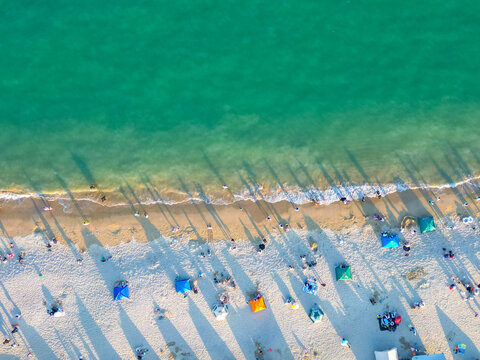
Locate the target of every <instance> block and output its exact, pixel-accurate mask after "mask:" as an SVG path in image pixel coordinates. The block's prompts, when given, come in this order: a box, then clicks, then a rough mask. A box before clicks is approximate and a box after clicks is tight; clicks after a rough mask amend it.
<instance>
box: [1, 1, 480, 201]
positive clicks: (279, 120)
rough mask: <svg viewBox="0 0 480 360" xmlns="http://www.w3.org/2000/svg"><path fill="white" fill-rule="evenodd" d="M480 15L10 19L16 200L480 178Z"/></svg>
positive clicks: (143, 8) (377, 12) (81, 10)
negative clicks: (27, 194)
mask: <svg viewBox="0 0 480 360" xmlns="http://www.w3.org/2000/svg"><path fill="white" fill-rule="evenodd" d="M478 14H480V2H478V1H424V2H421V3H418V2H413V1H388V2H382V1H373V0H366V1H306V0H297V1H277V2H270V3H269V2H265V1H247V2H235V1H223V2H215V1H199V2H191V1H176V2H170V1H169V2H167V1H138V2H131V1H124V0H119V1H115V2H114V1H105V2H98V1H90V0H87V1H84V2H81V3H80V2H77V3H76V2H67V1H60V2H53V1H44V2H33V1H25V0H20V1H11V2H3V3H2V11H1V13H0V36H1V39H2V40H1V41H0V54H1V56H0V124H1V131H0V146H1V152H0V154H1V155H0V169H1V172H0V188H1V189H11V188H16V189H19V188H20V189H26V190H28V191H31V190H36V191H39V190H41V191H53V190H56V189H62V188H65V187H68V188H70V189H80V188H86V187H88V185H90V184H91V183H96V184H98V186H100V187H103V188H116V187H118V186H120V185H122V184H125V183H128V184H130V185H131V186H132V187H133V188H138V189H141V188H142V186H143V183H144V182H145V181H147V180H148V181H151V182H152V183H154V184H155V185H156V187H157V188H158V189H160V190H166V189H177V190H181V191H182V188H183V186H185V187H186V188H188V189H189V190H190V189H193V186H194V184H199V185H200V186H201V187H202V189H203V190H204V191H207V192H211V191H213V189H218V188H219V187H220V185H221V184H222V183H223V182H225V183H227V184H228V185H229V186H230V189H231V190H232V191H235V192H238V191H240V190H241V189H242V188H243V187H244V185H245V183H248V182H258V183H262V184H265V185H266V186H274V185H276V184H277V183H281V184H285V185H287V186H292V187H293V186H300V187H302V186H303V187H305V186H311V185H314V186H318V187H320V188H326V187H328V186H329V185H331V184H333V183H335V184H338V183H349V184H356V185H361V184H364V183H378V182H381V183H384V184H386V183H396V182H402V181H403V182H408V183H414V184H415V183H417V184H423V183H435V184H441V183H447V182H453V181H458V180H461V179H464V178H465V177H469V176H474V175H478V174H479V173H480V141H479V136H478V127H479V125H480V66H479V64H480V46H479V42H478V39H480V16H479V15H478ZM182 183H183V184H184V185H182Z"/></svg>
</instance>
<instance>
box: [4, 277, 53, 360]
mask: <svg viewBox="0 0 480 360" xmlns="http://www.w3.org/2000/svg"><path fill="white" fill-rule="evenodd" d="M0 286H1V288H2V290H3V292H4V294H5V297H6V298H7V300H8V301H10V303H11V305H12V307H13V309H16V310H15V311H16V312H17V311H18V307H17V305H16V304H15V303H14V302H13V300H12V298H11V297H10V294H9V293H8V291H7V289H6V288H5V286H4V285H3V283H2V282H1V281H0ZM0 307H1V308H2V310H3V312H4V313H5V315H7V317H8V321H9V323H10V324H15V323H16V321H14V319H13V317H12V315H11V312H10V311H7V309H6V308H5V306H4V304H2V303H1V302H0ZM45 316H48V315H47V314H46V313H45ZM20 331H21V334H22V335H23V340H24V341H25V343H27V344H28V345H29V346H30V347H31V349H32V350H31V352H32V353H34V354H35V355H36V356H37V357H38V358H39V359H42V358H44V359H57V358H58V357H57V356H56V355H55V353H54V352H53V350H52V349H51V348H50V347H49V346H48V344H47V343H46V342H45V340H44V339H43V337H41V336H40V334H39V333H38V332H37V331H36V330H35V328H34V327H33V326H30V325H28V323H27V321H26V320H25V321H24V322H22V324H21V327H20ZM10 336H11V335H9V337H10ZM19 336H20V337H22V336H21V335H19ZM2 359H3V358H2Z"/></svg>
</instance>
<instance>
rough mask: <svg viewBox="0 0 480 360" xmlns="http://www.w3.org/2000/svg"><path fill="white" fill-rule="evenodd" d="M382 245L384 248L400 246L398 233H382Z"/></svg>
mask: <svg viewBox="0 0 480 360" xmlns="http://www.w3.org/2000/svg"><path fill="white" fill-rule="evenodd" d="M382 247H384V248H396V247H398V235H396V234H395V235H389V234H386V233H383V234H382Z"/></svg>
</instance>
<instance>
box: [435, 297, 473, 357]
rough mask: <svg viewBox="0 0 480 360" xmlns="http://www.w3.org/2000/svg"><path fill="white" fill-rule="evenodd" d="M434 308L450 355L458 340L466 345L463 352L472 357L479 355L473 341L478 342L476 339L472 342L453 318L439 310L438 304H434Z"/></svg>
mask: <svg viewBox="0 0 480 360" xmlns="http://www.w3.org/2000/svg"><path fill="white" fill-rule="evenodd" d="M435 308H436V310H437V315H438V319H439V320H440V324H442V328H443V332H444V334H445V338H446V339H447V341H448V345H449V347H450V350H451V352H452V356H454V353H453V349H454V348H455V344H456V343H458V342H459V343H463V344H465V345H467V349H466V351H465V354H466V355H468V356H469V357H471V358H472V359H473V358H476V357H478V356H480V352H479V351H478V348H477V347H476V346H475V343H477V344H478V339H477V340H476V341H475V342H474V341H473V340H472V339H470V338H469V337H468V336H467V335H466V334H465V333H464V332H463V331H462V330H460V328H459V327H458V326H457V325H456V324H455V323H454V322H453V320H451V319H450V318H449V317H448V316H447V315H446V314H445V313H444V312H443V311H442V310H440V308H439V307H438V306H435Z"/></svg>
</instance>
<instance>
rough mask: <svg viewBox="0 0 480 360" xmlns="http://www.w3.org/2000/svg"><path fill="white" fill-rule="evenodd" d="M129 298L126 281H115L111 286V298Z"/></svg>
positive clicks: (117, 299)
mask: <svg viewBox="0 0 480 360" xmlns="http://www.w3.org/2000/svg"><path fill="white" fill-rule="evenodd" d="M126 299H130V291H129V290H128V282H127V281H119V282H117V283H115V285H114V288H113V300H115V301H119V300H126Z"/></svg>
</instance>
